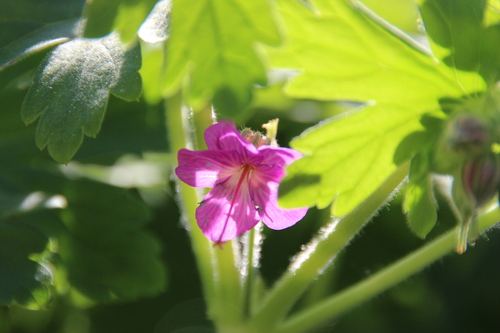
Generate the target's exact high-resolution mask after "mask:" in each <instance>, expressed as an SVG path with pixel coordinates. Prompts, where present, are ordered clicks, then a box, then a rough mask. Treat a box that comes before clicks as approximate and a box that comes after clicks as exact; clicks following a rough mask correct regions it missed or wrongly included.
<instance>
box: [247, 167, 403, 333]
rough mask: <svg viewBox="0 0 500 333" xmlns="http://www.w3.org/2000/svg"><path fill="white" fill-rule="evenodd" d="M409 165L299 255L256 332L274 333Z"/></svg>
mask: <svg viewBox="0 0 500 333" xmlns="http://www.w3.org/2000/svg"><path fill="white" fill-rule="evenodd" d="M408 168H409V163H405V164H404V165H402V166H400V167H399V168H398V169H397V170H396V171H395V172H394V173H393V174H392V175H391V176H390V177H389V178H388V179H387V180H386V181H385V182H384V183H383V184H382V185H381V186H380V188H379V189H378V190H377V191H376V192H374V193H373V194H372V195H371V196H369V197H368V198H367V199H366V200H365V201H364V202H362V203H361V204H360V205H359V206H358V207H357V208H356V210H354V211H353V212H352V213H350V214H349V215H347V216H345V217H343V218H342V219H339V220H335V221H333V222H332V223H331V224H330V225H328V226H327V227H325V228H323V230H322V231H321V232H320V234H319V235H318V236H317V237H316V238H315V239H313V241H312V242H311V243H310V244H309V245H308V246H307V247H306V249H305V250H304V251H302V252H301V253H299V254H298V255H297V259H296V260H295V262H292V264H291V265H290V267H289V269H288V271H287V272H286V273H285V274H284V275H283V276H282V277H281V279H280V280H279V281H278V282H277V283H276V285H275V286H274V287H273V289H271V291H270V292H269V293H268V294H267V295H266V297H265V299H264V301H263V302H262V303H261V304H262V305H261V306H260V308H259V309H258V310H257V311H256V313H255V316H254V317H253V318H252V319H251V321H250V327H251V331H252V332H258V333H264V332H274V327H276V325H277V324H278V323H279V322H280V321H281V320H282V319H283V318H284V316H285V315H286V313H287V312H288V311H289V310H290V307H291V306H292V305H293V304H294V303H295V302H296V301H297V300H298V298H299V297H300V296H301V295H302V293H303V292H304V291H305V290H306V289H307V287H308V286H309V285H310V284H311V283H312V281H314V278H315V277H316V276H317V275H319V274H321V272H322V271H323V270H324V269H325V268H326V267H327V266H328V265H329V264H331V262H332V260H333V259H334V258H335V256H336V255H337V254H338V253H339V252H340V251H341V250H342V249H343V248H344V247H345V246H346V245H347V244H349V242H350V240H351V239H352V238H353V237H354V236H355V235H356V234H357V233H358V232H359V230H360V229H361V228H362V227H363V226H364V225H365V224H366V223H367V222H368V221H369V220H370V219H371V218H372V217H373V215H374V214H375V213H376V212H377V211H378V210H379V209H380V207H381V206H382V205H384V204H385V203H386V202H387V200H388V198H390V197H391V194H392V193H393V192H394V191H395V189H396V188H397V187H398V186H399V185H400V184H401V182H402V181H403V180H404V178H405V177H406V176H407V175H408Z"/></svg>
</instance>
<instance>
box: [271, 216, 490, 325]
mask: <svg viewBox="0 0 500 333" xmlns="http://www.w3.org/2000/svg"><path fill="white" fill-rule="evenodd" d="M498 221H500V210H499V209H495V210H493V211H490V212H489V213H487V214H485V215H483V216H481V217H480V218H479V220H478V224H479V231H480V232H483V231H485V230H486V229H488V228H491V227H492V226H493V225H494V224H496V223H498ZM456 232H457V230H456V229H453V230H450V231H448V232H447V233H445V234H443V235H442V236H441V237H439V238H437V239H435V240H434V241H432V242H430V243H428V244H427V245H425V246H423V247H422V248H420V249H418V250H416V251H414V252H413V253H411V254H409V255H407V256H405V257H404V258H402V259H400V260H398V261H396V262H395V263H393V264H391V265H390V266H389V267H387V268H384V269H382V270H381V271H379V272H378V273H376V274H374V275H372V276H371V277H369V278H367V279H365V280H363V281H361V282H359V283H357V284H355V285H353V286H351V287H349V288H347V289H345V290H344V291H341V292H339V293H338V294H336V295H333V296H331V297H329V298H327V299H325V300H324V301H322V302H319V303H317V304H315V305H314V306H311V307H309V308H307V309H305V310H303V311H301V312H299V313H297V314H295V315H293V316H292V317H291V318H290V319H289V320H287V321H285V322H284V323H283V324H282V325H280V326H279V327H278V328H277V329H276V330H275V331H273V333H301V332H306V331H307V330H310V329H312V328H314V327H316V326H318V325H319V324H321V323H322V322H324V321H326V320H328V319H330V320H331V319H333V318H335V317H337V316H338V315H340V314H342V313H344V312H346V311H348V310H350V309H351V308H353V307H354V306H356V305H359V304H360V303H362V302H364V301H366V300H368V299H370V298H372V297H373V296H375V295H377V294H379V293H381V292H383V291H385V290H387V289H389V288H390V287H392V286H394V285H396V284H397V283H399V282H401V281H403V280H405V279H406V278H408V277H409V276H411V275H413V274H415V273H417V272H419V271H421V270H422V269H423V268H425V267H427V266H428V265H430V264H432V263H433V262H435V261H436V260H438V259H440V258H442V257H444V256H445V255H447V254H449V253H451V252H452V251H453V250H454V248H455V246H456V244H457V241H456Z"/></svg>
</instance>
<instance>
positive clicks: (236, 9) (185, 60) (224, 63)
mask: <svg viewBox="0 0 500 333" xmlns="http://www.w3.org/2000/svg"><path fill="white" fill-rule="evenodd" d="M170 27H171V31H170V37H169V43H168V48H167V52H166V59H167V65H166V70H165V73H164V74H165V86H164V88H165V92H166V94H168V95H172V94H173V93H175V92H176V91H177V90H178V89H179V88H180V86H181V85H183V89H184V94H185V95H184V97H185V99H186V101H187V102H188V103H189V104H190V105H191V106H193V107H194V108H195V109H199V108H203V107H205V106H206V105H207V104H209V103H210V101H212V102H213V104H214V106H215V107H216V109H217V111H218V112H221V113H222V114H223V116H234V115H235V114H237V113H238V112H239V111H241V110H242V109H243V108H245V107H246V106H247V105H248V103H249V102H250V99H251V89H252V86H253V85H254V84H260V85H265V84H266V82H267V78H266V71H265V67H264V65H263V63H262V60H261V59H260V57H259V55H258V54H257V53H256V51H255V46H256V45H255V44H256V42H261V43H266V44H269V45H277V44H278V43H279V42H280V37H279V34H278V30H277V27H276V26H275V23H274V20H273V17H272V14H271V10H270V8H269V4H268V2H267V1H266V0H253V1H245V0H222V1H221V0H193V1H178V0H177V1H176V0H174V1H173V8H172V15H171V21H170Z"/></svg>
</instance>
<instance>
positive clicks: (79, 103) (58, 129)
mask: <svg viewBox="0 0 500 333" xmlns="http://www.w3.org/2000/svg"><path fill="white" fill-rule="evenodd" d="M140 66H141V56H140V49H139V48H138V47H134V48H132V49H130V50H127V48H126V47H125V46H124V45H123V44H121V42H120V39H119V37H118V36H117V35H116V34H113V35H110V36H108V37H105V38H101V39H83V38H79V39H75V40H72V41H70V42H68V43H65V44H63V45H60V46H58V47H57V48H56V49H55V50H53V51H52V52H51V53H50V54H48V55H47V57H46V58H45V59H44V61H43V62H42V64H41V65H40V67H39V69H38V71H37V73H36V74H35V78H34V82H33V85H32V86H31V88H30V90H29V91H28V94H27V95H26V98H25V100H24V103H23V107H22V111H21V115H22V118H23V121H24V122H25V123H27V124H28V123H31V122H33V121H35V120H36V119H37V118H38V117H40V120H39V122H38V127H37V131H36V144H37V146H38V147H39V148H40V149H43V148H44V147H45V146H48V151H49V153H50V155H51V156H52V157H53V158H54V159H55V160H56V161H58V162H61V163H67V162H68V161H69V160H70V159H71V157H72V156H73V155H74V154H75V152H76V151H77V150H78V148H79V146H80V144H81V143H82V141H83V135H84V134H86V135H88V136H96V134H97V133H98V132H99V129H100V126H101V122H102V120H103V117H104V111H105V109H106V104H107V102H108V98H109V93H110V92H111V93H113V94H114V95H116V96H118V97H120V98H123V99H125V100H134V99H137V98H138V97H139V95H140V93H141V77H140V75H139V73H138V70H139V68H140Z"/></svg>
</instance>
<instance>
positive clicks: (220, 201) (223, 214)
mask: <svg viewBox="0 0 500 333" xmlns="http://www.w3.org/2000/svg"><path fill="white" fill-rule="evenodd" d="M237 181H238V179H237V177H236V176H235V177H231V179H230V180H228V181H227V182H225V183H223V184H220V185H217V186H216V187H215V188H214V189H212V190H211V191H210V192H209V193H208V194H207V195H206V196H205V198H204V199H203V202H202V203H201V204H200V206H199V207H198V209H196V220H197V221H198V226H199V227H200V229H201V230H202V231H203V234H204V235H205V236H207V237H208V238H209V239H210V240H212V241H214V242H225V241H228V240H231V239H234V238H236V237H237V236H239V235H241V234H243V233H245V232H247V231H248V230H250V229H252V228H253V227H255V225H256V224H257V223H258V222H259V215H258V214H257V211H256V209H255V205H254V203H253V202H252V200H251V198H250V195H249V192H248V187H247V186H246V184H245V183H243V184H242V186H241V187H240V188H239V191H238V193H235V189H236V183H237Z"/></svg>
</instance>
